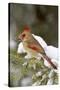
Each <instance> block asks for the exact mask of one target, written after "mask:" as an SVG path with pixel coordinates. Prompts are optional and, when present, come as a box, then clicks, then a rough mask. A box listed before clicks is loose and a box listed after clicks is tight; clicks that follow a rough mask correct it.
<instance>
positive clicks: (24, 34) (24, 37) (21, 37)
mask: <svg viewBox="0 0 60 90" xmlns="http://www.w3.org/2000/svg"><path fill="white" fill-rule="evenodd" d="M30 34H31V33H30V28H29V27H27V26H25V27H24V30H23V32H22V33H20V34H19V36H18V39H19V40H21V41H25V40H27V39H28V38H29V36H30Z"/></svg>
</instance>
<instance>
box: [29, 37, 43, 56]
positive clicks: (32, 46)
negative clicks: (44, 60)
mask: <svg viewBox="0 0 60 90" xmlns="http://www.w3.org/2000/svg"><path fill="white" fill-rule="evenodd" d="M28 47H29V48H30V49H33V50H35V51H36V52H38V53H41V54H45V51H44V49H43V47H42V46H41V45H40V44H39V42H38V41H37V40H36V39H35V38H34V37H33V40H32V41H31V40H30V41H29V44H28Z"/></svg>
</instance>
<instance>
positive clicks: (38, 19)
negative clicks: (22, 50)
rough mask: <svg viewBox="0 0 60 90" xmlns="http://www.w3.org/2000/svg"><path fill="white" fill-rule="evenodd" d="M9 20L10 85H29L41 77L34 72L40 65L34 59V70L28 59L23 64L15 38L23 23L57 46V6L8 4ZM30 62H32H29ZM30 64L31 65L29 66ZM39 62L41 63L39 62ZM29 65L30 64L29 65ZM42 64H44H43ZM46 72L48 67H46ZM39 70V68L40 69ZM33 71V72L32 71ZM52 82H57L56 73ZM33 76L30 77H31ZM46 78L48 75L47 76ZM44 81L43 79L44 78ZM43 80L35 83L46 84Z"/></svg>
mask: <svg viewBox="0 0 60 90" xmlns="http://www.w3.org/2000/svg"><path fill="white" fill-rule="evenodd" d="M9 18H10V20H9V22H10V25H9V26H10V32H9V33H10V53H9V54H10V71H9V74H10V79H9V82H10V84H9V85H10V86H30V85H32V83H34V82H36V81H38V80H40V79H41V77H39V78H37V77H35V76H34V74H35V73H36V72H37V71H38V70H40V68H39V67H40V66H41V65H40V66H39V65H38V63H39V62H38V63H37V64H36V61H34V63H35V64H36V65H37V68H36V70H34V68H33V69H32V68H31V67H32V66H33V61H32V60H30V61H29V62H28V65H27V64H26V65H25V66H23V64H24V62H25V60H24V56H25V54H23V55H20V54H17V48H18V44H19V41H18V39H17V37H18V35H19V33H21V32H22V31H23V28H24V26H25V25H28V26H29V27H30V28H31V31H32V33H34V34H36V35H39V36H41V37H42V38H43V39H44V40H45V42H46V43H47V44H48V45H53V46H55V47H58V6H49V5H33V4H18V3H10V4H9ZM31 62H32V63H31ZM31 64H32V66H31ZM40 64H43V62H41V63H40ZM29 65H30V66H29ZM43 66H44V65H43ZM44 68H45V69H46V70H48V72H50V69H48V68H46V67H45V66H44ZM44 68H43V70H44ZM40 71H41V70H40ZM32 72H33V73H32ZM54 75H55V79H56V81H55V79H54V81H55V82H54V83H53V84H57V78H56V77H57V76H56V73H55V74H54ZM33 76H34V78H33V79H32V77H33ZM47 78H48V77H47ZM44 81H45V80H44ZM46 84H47V79H46V81H45V82H43V83H40V81H39V84H37V85H46Z"/></svg>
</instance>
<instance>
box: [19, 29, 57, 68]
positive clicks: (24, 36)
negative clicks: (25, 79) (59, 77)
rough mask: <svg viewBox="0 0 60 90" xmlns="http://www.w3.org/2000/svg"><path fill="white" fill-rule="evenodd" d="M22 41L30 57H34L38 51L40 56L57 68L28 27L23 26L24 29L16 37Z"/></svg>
mask: <svg viewBox="0 0 60 90" xmlns="http://www.w3.org/2000/svg"><path fill="white" fill-rule="evenodd" d="M18 38H19V39H20V40H21V41H22V43H23V47H24V49H25V51H26V52H27V53H30V54H31V55H32V57H35V56H36V55H37V54H38V53H40V55H41V57H42V58H43V59H45V60H47V62H49V64H50V65H51V66H52V67H53V68H54V69H57V67H56V66H55V65H54V64H53V62H52V61H51V59H50V58H49V57H48V56H47V55H46V53H45V51H44V49H43V47H42V46H41V45H40V44H39V42H38V41H37V40H36V39H35V38H34V37H33V35H32V33H31V30H30V29H29V28H28V27H25V28H24V31H23V32H22V33H21V34H20V35H19V37H18Z"/></svg>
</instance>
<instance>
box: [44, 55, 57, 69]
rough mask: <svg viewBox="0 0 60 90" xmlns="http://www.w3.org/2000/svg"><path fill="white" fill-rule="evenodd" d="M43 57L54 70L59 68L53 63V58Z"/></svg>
mask: <svg viewBox="0 0 60 90" xmlns="http://www.w3.org/2000/svg"><path fill="white" fill-rule="evenodd" d="M43 57H44V58H45V59H46V60H47V62H48V63H49V64H50V65H51V66H52V67H53V68H54V69H57V66H56V65H55V64H54V63H53V62H52V61H51V58H49V57H48V56H46V55H43Z"/></svg>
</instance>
